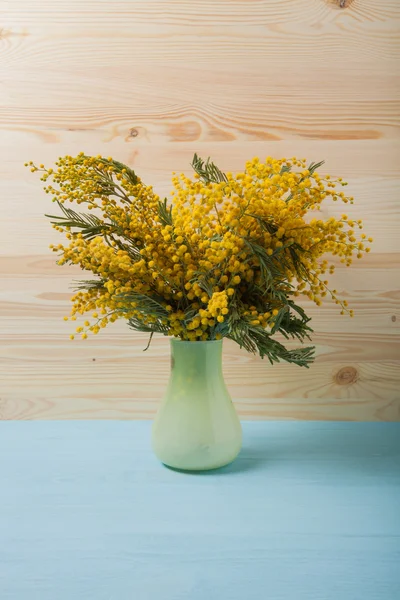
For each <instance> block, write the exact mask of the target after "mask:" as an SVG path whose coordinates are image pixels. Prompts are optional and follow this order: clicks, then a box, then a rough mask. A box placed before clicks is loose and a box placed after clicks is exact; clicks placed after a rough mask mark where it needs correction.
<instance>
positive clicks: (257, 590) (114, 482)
mask: <svg viewBox="0 0 400 600" xmlns="http://www.w3.org/2000/svg"><path fill="white" fill-rule="evenodd" d="M243 429H244V448H243V451H242V453H241V455H240V456H239V458H238V459H237V461H236V462H235V463H234V464H232V465H230V466H228V467H225V468H224V469H221V470H219V471H215V472H210V473H204V474H198V475H196V474H184V473H180V472H176V471H172V470H170V469H167V468H165V467H163V466H162V465H160V464H159V463H158V462H157V460H156V459H155V458H154V457H153V455H152V453H151V450H150V443H149V438H150V423H147V422H133V421H130V422H118V421H96V422H93V421H86V422H82V421H81V422H79V421H69V422H67V421H64V422H51V421H47V422H2V423H0V492H1V499H0V598H1V600H264V599H265V600H314V599H316V600H372V599H374V600H375V599H376V600H398V599H399V598H400V424H399V423H304V422H279V423H278V422H264V423H260V422H258V423H250V422H248V423H244V424H243Z"/></svg>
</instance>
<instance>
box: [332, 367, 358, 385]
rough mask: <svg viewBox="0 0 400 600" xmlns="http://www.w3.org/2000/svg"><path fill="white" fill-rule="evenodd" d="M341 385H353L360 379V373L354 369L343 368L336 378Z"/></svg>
mask: <svg viewBox="0 0 400 600" xmlns="http://www.w3.org/2000/svg"><path fill="white" fill-rule="evenodd" d="M334 379H335V381H336V383H338V384H339V385H351V384H352V383H355V382H356V381H357V379H358V371H357V369H355V368H354V367H342V368H341V369H340V370H339V371H338V372H337V373H336V375H335V376H334Z"/></svg>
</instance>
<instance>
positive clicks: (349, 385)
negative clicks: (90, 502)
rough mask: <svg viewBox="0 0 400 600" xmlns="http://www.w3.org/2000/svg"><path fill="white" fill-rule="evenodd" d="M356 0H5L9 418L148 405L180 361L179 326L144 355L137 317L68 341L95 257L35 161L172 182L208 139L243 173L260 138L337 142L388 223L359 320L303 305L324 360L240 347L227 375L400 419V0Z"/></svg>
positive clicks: (2, 143) (300, 408)
mask: <svg viewBox="0 0 400 600" xmlns="http://www.w3.org/2000/svg"><path fill="white" fill-rule="evenodd" d="M340 4H341V3H340V2H339V1H337V0H310V1H309V2H298V0H272V1H263V0H251V1H244V0H234V1H233V2H232V1H228V0H223V1H222V2H217V3H216V2H213V1H212V0H205V1H204V2H201V3H200V2H197V1H194V2H189V1H188V0H173V1H170V0H152V1H149V2H141V1H139V0H117V1H115V2H112V3H109V2H98V1H97V0H96V1H95V0H87V1H86V2H84V3H83V2H80V1H79V0H71V1H70V2H68V3H65V2H61V0H56V1H54V0H52V1H50V0H42V1H41V2H40V3H36V4H32V2H30V1H29V0H14V1H13V2H12V3H5V4H4V3H0V16H1V19H0V81H1V82H2V84H1V87H0V198H1V202H2V206H5V207H6V208H5V210H3V211H2V219H1V222H0V418H3V419H35V418H40V419H52V418H62V419H64V418H127V419H130V418H138V417H139V418H140V417H146V418H147V417H151V416H152V415H153V414H154V411H155V409H156V405H157V401H158V399H159V397H160V396H161V394H162V391H163V388H164V386H165V383H166V380H167V377H168V340H165V339H158V340H155V342H154V344H153V347H152V349H151V351H149V352H148V353H146V354H143V353H142V348H143V347H144V345H145V343H146V340H145V339H144V338H143V337H142V336H140V335H135V334H131V333H129V332H128V331H127V330H126V328H124V326H123V324H122V323H118V324H115V326H114V328H112V329H111V328H110V329H109V330H106V331H104V332H102V334H101V336H99V337H98V338H95V339H92V340H89V341H88V342H87V343H80V342H79V341H78V342H77V343H74V344H72V343H70V342H69V340H68V339H67V336H68V333H69V332H70V325H69V324H68V323H65V322H64V321H63V320H62V317H63V315H64V314H67V313H68V312H69V302H68V298H69V295H70V292H71V283H72V280H73V279H79V278H80V277H81V273H80V272H79V270H76V269H69V268H65V267H64V268H59V267H57V266H56V265H55V264H54V257H53V256H52V255H51V253H49V252H48V250H47V247H48V244H49V243H54V242H55V241H56V240H57V241H58V237H57V234H56V232H54V231H53V230H52V229H50V227H49V224H48V223H47V221H46V219H44V218H43V213H45V212H48V211H49V203H48V197H47V196H46V195H45V194H43V192H42V191H41V186H40V182H39V181H38V178H36V179H35V177H34V176H32V175H31V174H30V173H29V172H28V171H27V170H26V169H24V167H23V162H25V161H26V160H31V159H33V160H36V161H37V162H45V163H46V164H48V165H50V164H52V163H53V162H54V160H56V158H57V157H58V156H61V155H63V154H66V153H69V154H75V153H77V152H79V151H81V150H83V151H85V152H86V153H88V154H97V153H103V154H105V155H107V156H108V155H110V154H111V155H113V156H114V157H116V158H118V159H119V160H121V161H124V162H126V163H128V164H129V165H130V166H132V167H133V168H134V169H136V170H137V171H138V172H139V173H140V175H141V176H142V178H143V179H144V180H145V181H147V182H149V183H152V184H153V185H154V187H155V189H156V191H157V192H158V193H160V194H168V193H169V189H170V175H171V172H172V171H173V170H177V171H180V170H182V171H185V172H189V171H190V168H189V164H190V161H191V158H192V155H193V153H194V152H198V153H199V154H201V155H204V156H212V157H213V158H214V159H215V160H216V161H217V162H218V164H219V165H220V166H221V168H223V169H227V170H233V171H234V170H239V169H241V167H242V165H243V163H244V161H245V160H246V159H247V158H249V157H251V156H256V155H258V156H260V157H265V156H267V155H269V154H273V155H275V156H293V155H301V156H306V157H308V158H309V159H310V160H319V159H321V158H324V159H325V160H326V169H327V172H329V173H331V174H332V175H340V176H343V177H345V178H346V179H347V180H348V181H349V187H348V190H349V193H351V194H352V195H354V196H355V198H356V204H355V205H354V206H353V207H346V212H348V213H350V214H351V215H354V216H357V217H358V216H361V217H362V218H363V219H364V222H365V229H366V231H367V232H368V233H369V234H370V235H373V237H374V239H375V242H374V245H373V253H372V254H371V255H370V256H368V257H367V258H365V259H364V260H362V261H359V262H357V264H356V265H354V268H352V269H351V270H346V269H339V270H338V271H337V273H336V275H335V277H334V279H333V282H332V285H333V286H334V287H336V288H337V289H338V290H339V292H340V293H341V295H342V296H343V297H346V298H347V299H348V300H349V302H350V303H351V305H352V307H353V308H354V309H355V311H356V317H355V318H354V319H353V320H350V319H347V318H341V317H339V315H338V313H337V310H336V307H334V306H332V305H331V304H329V303H327V304H326V305H325V306H324V307H322V308H321V309H316V308H315V307H313V306H310V305H309V304H307V303H305V307H306V308H307V310H309V312H310V315H311V316H312V317H313V326H314V329H315V331H316V334H315V337H314V341H315V343H316V346H317V354H318V358H317V362H316V364H315V365H314V366H313V368H312V369H311V370H310V371H305V370H299V369H296V368H295V367H293V366H289V365H278V366H274V367H273V368H271V367H270V366H269V365H268V364H267V363H265V362H262V361H261V360H259V359H256V358H254V357H249V356H247V355H245V354H244V353H243V352H241V351H240V350H239V349H238V348H235V347H234V346H233V345H232V344H227V345H226V349H225V372H226V377H227V382H228V384H229V387H230V389H231V392H232V395H233V397H234V398H235V399H236V401H237V405H238V408H239V411H240V413H241V415H243V416H246V417H247V418H257V419H266V418H278V417H279V418H285V419H287V418H298V419H310V418H312V419H318V420H319V419H345V420H346V419H349V420H374V419H375V420H399V419H400V368H399V366H400V365H399V361H400V336H399V323H400V245H399V235H398V232H399V230H400V209H399V191H400V146H399V141H400V136H399V127H400V110H399V100H398V99H399V91H400V85H399V68H398V65H399V64H400V63H399V58H400V35H399V32H400V4H399V2H398V1H397V0H382V1H381V2H376V1H375V0H354V2H345V3H344V4H343V3H342V4H343V6H342V7H341V6H340ZM341 212H343V208H342V207H341V206H336V205H331V206H330V207H327V208H326V209H324V215H325V216H330V215H334V216H337V215H339V214H341ZM93 359H95V360H93ZM155 365H156V368H155Z"/></svg>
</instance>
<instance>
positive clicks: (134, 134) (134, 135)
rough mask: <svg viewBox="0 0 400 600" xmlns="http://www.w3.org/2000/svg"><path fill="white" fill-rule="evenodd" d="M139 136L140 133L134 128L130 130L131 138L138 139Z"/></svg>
mask: <svg viewBox="0 0 400 600" xmlns="http://www.w3.org/2000/svg"><path fill="white" fill-rule="evenodd" d="M138 135H139V132H138V130H137V129H135V128H134V127H133V128H132V129H130V130H129V137H137V136H138Z"/></svg>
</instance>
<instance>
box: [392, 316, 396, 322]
mask: <svg viewBox="0 0 400 600" xmlns="http://www.w3.org/2000/svg"><path fill="white" fill-rule="evenodd" d="M391 319H392V323H396V321H397V317H396V315H392V316H391Z"/></svg>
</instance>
